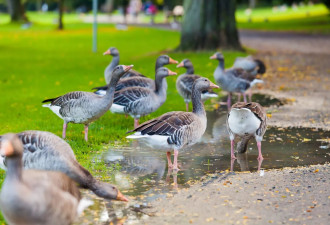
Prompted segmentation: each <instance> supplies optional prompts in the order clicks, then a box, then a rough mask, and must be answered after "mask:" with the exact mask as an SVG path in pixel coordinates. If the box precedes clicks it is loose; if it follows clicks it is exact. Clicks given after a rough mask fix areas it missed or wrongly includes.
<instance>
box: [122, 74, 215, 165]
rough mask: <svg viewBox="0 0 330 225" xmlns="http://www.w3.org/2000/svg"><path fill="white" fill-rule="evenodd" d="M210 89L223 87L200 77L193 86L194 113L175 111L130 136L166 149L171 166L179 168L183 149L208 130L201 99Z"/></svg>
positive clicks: (138, 128)
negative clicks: (172, 153)
mask: <svg viewBox="0 0 330 225" xmlns="http://www.w3.org/2000/svg"><path fill="white" fill-rule="evenodd" d="M209 88H219V87H218V86H217V85H215V84H213V83H212V82H211V81H209V80H208V79H207V78H203V77H201V78H199V79H197V80H196V81H195V82H194V84H193V88H192V104H193V111H192V112H181V111H174V112H168V113H165V114H163V115H162V116H160V117H157V118H155V119H152V120H149V121H147V122H145V123H143V124H141V125H140V126H138V127H137V128H135V129H134V130H131V131H129V132H128V133H131V132H134V131H135V133H134V134H132V135H130V136H128V137H127V138H133V139H137V138H141V139H143V140H144V141H146V142H148V143H150V145H152V146H154V147H155V148H165V149H166V152H167V153H166V154H167V160H168V167H169V168H172V167H173V169H175V170H178V164H177V161H178V154H179V150H180V149H181V148H182V147H184V146H186V145H190V144H193V143H195V142H197V141H198V140H199V139H200V137H201V136H202V135H203V134H204V132H205V129H206V122H207V119H206V113H205V109H204V105H203V103H202V99H201V93H202V91H204V90H207V89H209ZM170 149H174V162H173V164H172V161H171V150H170Z"/></svg>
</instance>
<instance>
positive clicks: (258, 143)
mask: <svg viewBox="0 0 330 225" xmlns="http://www.w3.org/2000/svg"><path fill="white" fill-rule="evenodd" d="M257 146H258V152H259V156H258V160H263V159H264V157H262V154H261V142H260V141H258V142H257Z"/></svg>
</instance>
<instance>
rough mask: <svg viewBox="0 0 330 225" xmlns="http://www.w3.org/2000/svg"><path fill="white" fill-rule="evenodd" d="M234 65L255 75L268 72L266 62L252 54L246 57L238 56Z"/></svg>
mask: <svg viewBox="0 0 330 225" xmlns="http://www.w3.org/2000/svg"><path fill="white" fill-rule="evenodd" d="M233 67H234V68H242V69H243V70H245V71H247V72H249V73H250V74H252V75H253V76H256V75H257V74H264V73H265V72H266V66H265V63H264V62H263V61H262V60H260V59H254V58H253V57H252V56H250V55H249V56H246V57H237V58H236V59H235V62H234V66H233Z"/></svg>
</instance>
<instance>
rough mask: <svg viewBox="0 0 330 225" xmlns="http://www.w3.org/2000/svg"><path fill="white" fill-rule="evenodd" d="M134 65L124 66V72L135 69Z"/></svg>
mask: <svg viewBox="0 0 330 225" xmlns="http://www.w3.org/2000/svg"><path fill="white" fill-rule="evenodd" d="M133 66H134V65H129V66H123V67H124V71H125V72H127V71H129V70H130V69H132V68H133Z"/></svg>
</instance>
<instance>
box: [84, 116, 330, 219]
mask: <svg viewBox="0 0 330 225" xmlns="http://www.w3.org/2000/svg"><path fill="white" fill-rule="evenodd" d="M226 117H227V114H226V112H215V111H214V112H208V113H207V118H208V126H207V130H206V132H205V134H204V136H203V137H202V138H201V140H200V141H199V142H198V143H197V144H195V145H193V146H191V147H188V148H186V149H184V150H182V151H181V152H180V153H179V160H178V162H179V165H181V170H180V171H179V172H178V174H177V175H174V174H171V173H168V171H167V160H166V154H165V152H163V151H157V150H155V149H152V148H150V147H148V146H145V145H143V144H142V143H140V142H139V141H138V140H133V141H132V142H130V144H128V145H127V146H121V147H111V148H110V149H109V151H108V152H106V153H105V154H104V156H103V159H104V162H105V163H106V164H108V165H109V166H113V164H116V163H120V164H121V166H122V169H121V171H119V172H118V173H117V174H116V175H115V180H116V181H115V182H116V185H117V186H118V187H119V188H120V190H122V192H123V193H124V194H125V195H127V196H129V198H130V199H132V201H131V202H130V203H129V204H122V203H117V202H111V203H110V202H108V201H103V200H101V199H98V198H96V197H95V196H94V195H92V194H91V195H90V197H91V198H94V199H95V205H94V206H93V207H92V208H90V209H89V210H88V211H87V212H86V213H85V215H84V217H83V218H82V220H81V221H80V222H79V223H78V224H109V222H113V223H114V224H122V223H123V222H125V224H136V223H139V221H140V222H141V220H144V219H146V218H148V215H146V214H145V213H143V208H145V207H148V203H150V202H152V201H154V200H155V199H157V198H165V197H167V196H168V195H172V194H174V193H175V192H176V191H177V190H178V189H181V188H188V187H189V185H190V184H192V183H194V182H195V181H197V180H200V178H201V177H202V176H204V175H206V174H216V173H219V172H220V171H223V170H229V169H230V167H231V160H230V142H229V137H228V133H227V128H226ZM262 153H263V156H264V160H263V163H262V165H261V168H262V169H274V168H283V167H296V166H306V165H313V164H324V163H325V162H329V161H330V160H329V159H330V132H329V131H322V130H317V129H303V128H291V129H283V128H268V130H267V131H266V134H265V136H264V141H263V142H262ZM257 156H258V150H257V146H256V143H255V141H254V140H253V141H251V142H250V144H249V146H248V151H247V154H236V157H237V158H238V159H237V160H236V161H235V162H234V166H233V170H234V171H236V172H237V171H257V169H258V161H257ZM174 180H176V181H177V182H176V183H177V187H176V186H175V185H174ZM101 219H102V220H101ZM102 221H103V222H102Z"/></svg>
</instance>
